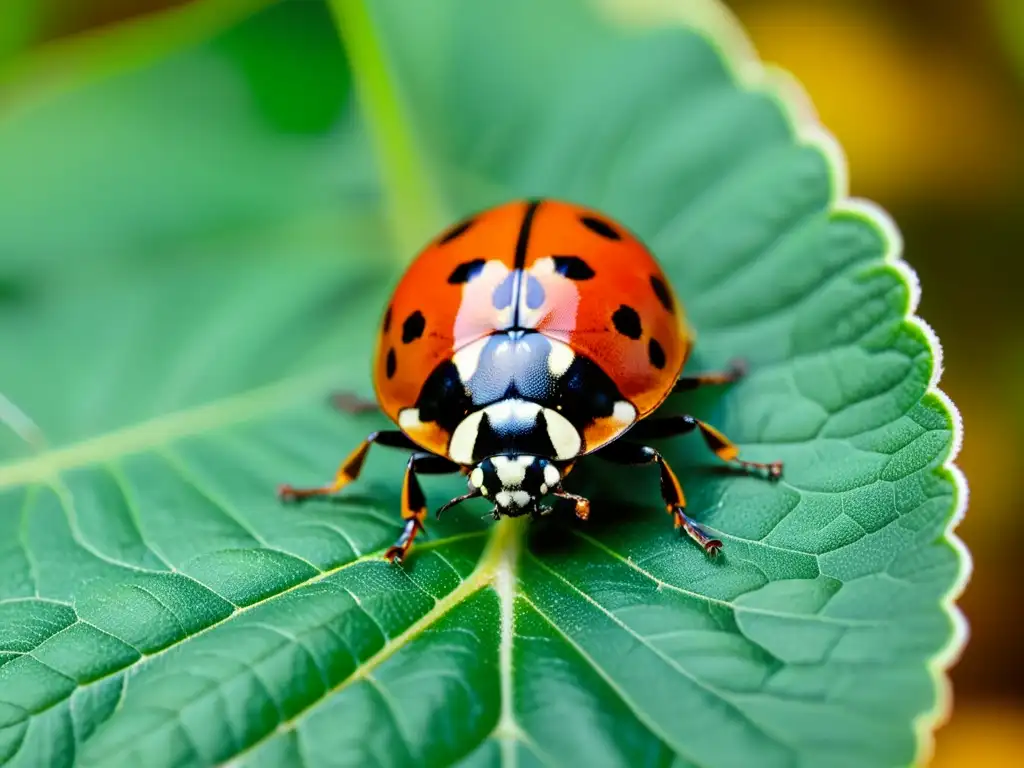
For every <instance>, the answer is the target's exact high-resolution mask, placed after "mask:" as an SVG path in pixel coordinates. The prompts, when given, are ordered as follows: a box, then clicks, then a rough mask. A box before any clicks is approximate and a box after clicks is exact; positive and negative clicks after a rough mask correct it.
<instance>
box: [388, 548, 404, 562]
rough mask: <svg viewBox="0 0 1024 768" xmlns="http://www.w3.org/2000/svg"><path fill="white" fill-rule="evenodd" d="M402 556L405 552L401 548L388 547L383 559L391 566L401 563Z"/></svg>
mask: <svg viewBox="0 0 1024 768" xmlns="http://www.w3.org/2000/svg"><path fill="white" fill-rule="evenodd" d="M403 555H405V552H404V551H403V550H402V548H401V547H399V546H394V547H388V551H387V552H385V553H384V559H385V560H387V561H388V562H390V563H392V564H394V563H401V562H402V557H403Z"/></svg>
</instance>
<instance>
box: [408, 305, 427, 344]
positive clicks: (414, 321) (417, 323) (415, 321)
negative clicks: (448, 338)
mask: <svg viewBox="0 0 1024 768" xmlns="http://www.w3.org/2000/svg"><path fill="white" fill-rule="evenodd" d="M426 327H427V321H426V319H425V318H424V317H423V313H422V312H420V311H419V310H418V309H417V310H416V311H415V312H413V313H412V314H411V315H409V316H408V317H407V318H405V322H404V323H402V343H403V344H411V343H412V342H414V341H416V339H418V338H419V337H420V336H422V335H423V329H424V328H426Z"/></svg>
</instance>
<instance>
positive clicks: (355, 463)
mask: <svg viewBox="0 0 1024 768" xmlns="http://www.w3.org/2000/svg"><path fill="white" fill-rule="evenodd" d="M374 443H378V444H379V445H386V446H389V447H391V448H404V449H406V450H410V451H414V450H416V449H417V448H418V446H417V445H416V444H415V443H414V442H413V441H412V440H410V439H409V438H408V437H406V436H405V435H404V434H402V433H401V432H399V431H398V430H396V429H389V430H386V431H384V432H373V433H371V434H370V435H369V437H367V438H366V439H365V440H363V442H361V443H360V444H359V447H358V448H356V449H355V450H354V451H352V453H350V454H349V455H348V457H347V458H346V459H345V460H344V461H343V462H341V466H340V467H338V471H337V473H335V475H334V480H333V481H332V482H331V483H329V484H328V485H322V486H320V487H318V488H293V487H292V486H290V485H282V486H280V487H279V488H278V489H277V495H278V496H280V497H281V499H283V500H285V501H300V500H302V499H308V498H309V497H311V496H329V495H330V494H332V493H336V492H337V491H340V490H341V489H342V488H344V487H345V486H346V485H348V484H349V483H351V482H352V481H353V480H355V479H356V478H357V477H359V472H360V471H361V470H362V468H363V462H365V461H366V454H367V453H368V452H369V450H370V446H371V445H373V444H374Z"/></svg>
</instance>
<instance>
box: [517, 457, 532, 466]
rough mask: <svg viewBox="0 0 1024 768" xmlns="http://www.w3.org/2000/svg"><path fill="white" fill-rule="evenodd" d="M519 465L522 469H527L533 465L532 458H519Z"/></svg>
mask: <svg viewBox="0 0 1024 768" xmlns="http://www.w3.org/2000/svg"><path fill="white" fill-rule="evenodd" d="M519 463H520V464H522V465H523V466H524V467H528V466H530V465H531V464H533V456H520V457H519Z"/></svg>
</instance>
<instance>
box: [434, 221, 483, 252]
mask: <svg viewBox="0 0 1024 768" xmlns="http://www.w3.org/2000/svg"><path fill="white" fill-rule="evenodd" d="M474 221H476V219H474V218H470V219H466V220H465V221H460V222H459V223H458V224H456V225H455V226H453V227H452V228H451V229H449V230H448V231H447V232H445V233H444V234H443V235H441V237H439V238H438V239H437V244H438V245H446V244H447V243H450V242H451V241H452V240H455V239H456V238H458V237H461V236H462V235H464V234H466V230H467V229H469V228H470V227H472V226H473V222H474Z"/></svg>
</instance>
